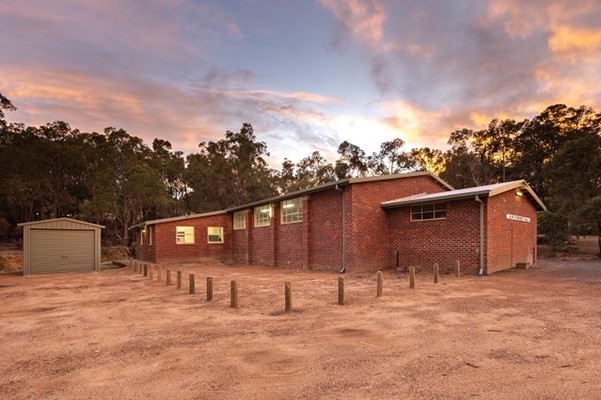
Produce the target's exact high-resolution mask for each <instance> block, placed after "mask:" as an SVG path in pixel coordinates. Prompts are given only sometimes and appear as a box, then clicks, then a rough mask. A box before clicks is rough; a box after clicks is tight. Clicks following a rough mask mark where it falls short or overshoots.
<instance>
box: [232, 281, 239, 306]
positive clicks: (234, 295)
mask: <svg viewBox="0 0 601 400" xmlns="http://www.w3.org/2000/svg"><path fill="white" fill-rule="evenodd" d="M231 288H232V301H231V306H232V308H238V282H236V281H232V282H231Z"/></svg>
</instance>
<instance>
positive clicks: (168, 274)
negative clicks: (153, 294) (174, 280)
mask: <svg viewBox="0 0 601 400" xmlns="http://www.w3.org/2000/svg"><path fill="white" fill-rule="evenodd" d="M166 281H167V286H169V285H171V270H170V269H168V270H167V277H166Z"/></svg>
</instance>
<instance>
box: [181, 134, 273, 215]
mask: <svg viewBox="0 0 601 400" xmlns="http://www.w3.org/2000/svg"><path fill="white" fill-rule="evenodd" d="M199 147H200V151H199V152H198V153H195V154H190V155H189V156H188V157H187V163H188V167H187V170H186V176H185V177H186V182H187V183H188V185H189V187H190V189H191V191H190V192H189V193H188V195H187V201H188V205H189V207H190V209H191V210H194V211H197V212H200V211H213V210H219V209H225V208H228V207H232V206H237V205H241V204H245V203H250V202H252V201H256V200H260V199H262V198H266V197H270V196H273V195H275V193H276V185H275V179H274V174H273V171H271V170H270V169H269V168H268V167H267V162H266V161H265V159H264V158H263V157H264V156H268V155H269V153H268V152H267V145H266V144H265V142H260V141H257V139H256V137H255V135H254V130H253V127H252V125H250V124H248V123H245V124H243V125H242V128H241V129H240V131H238V132H230V131H227V132H226V134H225V139H221V140H219V141H217V142H213V141H210V142H208V143H205V142H202V143H200V144H199Z"/></svg>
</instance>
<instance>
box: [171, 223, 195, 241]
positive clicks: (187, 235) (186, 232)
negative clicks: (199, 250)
mask: <svg viewBox="0 0 601 400" xmlns="http://www.w3.org/2000/svg"><path fill="white" fill-rule="evenodd" d="M175 242H176V243H177V244H191V243H194V227H193V226H177V227H176V228H175Z"/></svg>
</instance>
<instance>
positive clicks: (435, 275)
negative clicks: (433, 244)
mask: <svg viewBox="0 0 601 400" xmlns="http://www.w3.org/2000/svg"><path fill="white" fill-rule="evenodd" d="M432 269H433V271H434V283H438V280H439V278H440V269H439V268H438V263H434V267H433V268H432Z"/></svg>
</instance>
